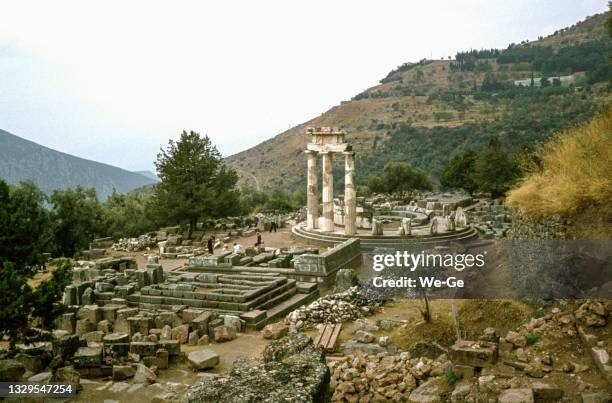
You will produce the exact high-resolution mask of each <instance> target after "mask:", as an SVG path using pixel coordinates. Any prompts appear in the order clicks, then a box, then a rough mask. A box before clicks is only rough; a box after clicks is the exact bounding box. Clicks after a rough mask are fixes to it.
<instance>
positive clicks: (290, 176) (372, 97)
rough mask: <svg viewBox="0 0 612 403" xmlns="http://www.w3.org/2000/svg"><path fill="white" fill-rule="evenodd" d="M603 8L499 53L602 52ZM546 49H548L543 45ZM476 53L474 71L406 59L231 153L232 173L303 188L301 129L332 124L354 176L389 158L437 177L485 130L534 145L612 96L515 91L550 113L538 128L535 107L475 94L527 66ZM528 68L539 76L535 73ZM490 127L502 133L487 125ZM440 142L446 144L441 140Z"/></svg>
mask: <svg viewBox="0 0 612 403" xmlns="http://www.w3.org/2000/svg"><path fill="white" fill-rule="evenodd" d="M608 15H609V12H606V13H600V14H596V15H594V16H591V17H587V18H586V19H585V20H583V21H581V22H578V23H576V24H574V25H572V26H571V27H568V28H564V29H561V30H558V31H557V32H556V33H555V34H553V35H549V36H547V37H540V38H539V39H538V40H537V41H533V42H527V41H523V42H522V43H520V44H511V45H510V46H509V47H508V49H505V50H502V52H507V53H510V54H515V53H521V52H522V53H527V51H526V50H528V49H530V48H538V49H537V50H536V51H537V52H540V53H542V54H546V57H548V58H549V59H555V57H556V56H555V55H557V54H559V52H560V51H562V50H563V49H570V50H571V49H579V50H580V51H585V52H587V51H588V49H587V50H584V49H582V48H581V46H583V47H584V48H588V45H589V43H597V44H599V45H601V43H603V44H604V46H606V49H609V45H610V39H609V38H608V37H607V33H606V30H605V27H604V22H605V19H606V18H607V16H608ZM600 42H601V43H600ZM599 45H598V46H599ZM546 48H550V51H549V50H548V49H546ZM473 52H477V51H473ZM460 54H461V52H460ZM460 54H458V56H459V55H460ZM463 56H465V57H466V58H468V59H469V58H471V57H472V56H473V55H471V54H470V52H469V51H468V52H463ZM463 56H462V57H463ZM474 57H475V59H474V60H472V62H473V63H475V65H476V68H475V69H474V70H471V71H464V70H463V69H462V67H463V66H461V67H460V68H457V65H458V61H457V60H456V59H455V60H425V59H424V60H422V61H421V62H417V63H406V64H405V65H402V66H399V67H398V68H397V69H394V70H393V71H391V72H390V73H389V74H388V75H387V77H385V78H383V79H382V80H381V81H380V83H379V84H378V85H375V86H373V87H371V88H369V89H367V90H365V91H363V92H362V93H359V94H357V95H356V96H355V97H353V98H352V99H351V100H349V101H343V102H341V103H340V104H339V105H335V106H333V107H332V108H330V109H329V110H327V111H326V112H324V113H322V114H321V115H319V116H316V117H314V118H313V119H310V120H308V121H307V122H304V123H301V124H299V125H297V126H295V127H292V128H290V129H289V130H287V131H284V132H282V133H279V134H277V135H275V136H273V137H271V138H269V139H267V140H265V141H263V142H261V143H260V144H258V145H256V146H254V147H251V148H249V149H246V150H243V151H241V152H239V153H236V154H234V155H231V156H228V157H227V158H226V159H225V161H226V163H227V164H228V165H229V166H230V167H231V168H233V169H235V170H236V171H237V172H238V174H239V175H240V177H241V183H243V184H244V183H247V184H251V185H255V183H254V181H255V180H256V182H257V185H261V186H264V187H265V186H269V187H276V186H280V187H293V188H295V187H297V186H302V185H304V183H305V171H306V169H305V166H306V159H305V157H303V156H301V153H302V151H303V150H304V148H305V145H306V143H307V142H308V140H309V138H308V136H307V135H306V134H305V129H306V127H307V126H336V127H340V128H343V129H345V130H347V132H348V134H347V141H349V142H350V143H351V144H352V145H353V148H354V149H355V150H356V151H357V176H358V177H357V180H358V183H361V184H364V183H365V182H366V179H367V178H366V176H367V174H369V173H376V172H378V171H380V170H382V167H383V166H384V163H385V162H389V161H390V159H389V158H391V157H393V158H394V159H398V158H400V159H401V158H404V159H405V160H406V162H409V163H411V165H413V166H415V167H416V168H420V169H423V170H426V171H428V173H431V174H432V176H435V175H437V174H439V172H440V170H441V167H443V166H444V165H445V163H446V162H448V160H449V159H450V158H451V157H452V155H453V153H455V152H456V149H457V150H458V149H462V148H465V147H473V148H478V147H481V146H482V145H483V144H484V143H486V140H487V139H486V137H490V136H491V135H495V136H501V137H503V138H504V139H505V141H506V142H508V143H510V144H511V145H512V146H513V147H514V146H517V140H516V139H521V141H526V142H527V143H528V145H531V146H532V145H534V144H537V143H539V142H541V141H543V140H544V139H545V138H546V137H547V136H549V135H550V134H551V133H553V132H556V131H560V130H563V129H565V128H567V127H568V126H571V125H575V124H578V123H580V122H582V121H584V120H585V119H588V118H590V117H592V116H593V115H594V114H595V113H596V111H597V109H598V107H599V106H601V105H602V104H608V103H610V101H611V97H610V91H609V89H605V88H604V89H603V90H602V89H601V88H599V87H597V86H593V88H596V89H597V91H593V92H591V91H589V93H588V94H579V93H570V92H569V91H565V92H563V91H561V90H557V89H545V90H542V91H541V92H539V93H538V94H536V93H535V92H534V93H533V94H527V93H525V94H521V96H523V97H524V98H525V100H526V102H525V104H526V105H525V106H529V104H530V103H532V105H533V108H534V109H535V108H537V107H541V108H542V111H543V112H542V113H544V114H548V115H549V116H550V119H548V120H552V122H548V121H545V122H543V124H541V125H539V123H540V120H543V119H540V120H538V119H539V118H538V117H535V116H532V115H533V114H534V113H533V112H534V111H530V110H528V108H526V107H524V105H519V104H518V103H517V102H514V100H513V99H512V98H510V97H508V98H507V99H506V98H503V97H502V98H503V99H501V100H500V99H495V93H494V92H492V91H489V92H488V93H486V92H485V94H482V93H480V92H482V90H481V88H482V87H484V83H485V82H486V79H488V78H489V79H490V78H493V80H497V81H499V82H502V83H504V84H506V85H509V83H512V82H513V81H514V80H521V79H523V80H524V79H528V78H530V77H532V74H533V73H534V69H533V67H530V66H528V65H526V63H524V62H522V61H520V60H519V61H517V62H515V63H506V62H505V61H504V62H503V63H501V62H500V63H498V59H499V55H492V56H490V57H488V58H487V57H481V55H477V56H474ZM506 59H507V57H506ZM547 61H550V60H547ZM535 73H537V74H539V72H538V71H535ZM572 74H573V72H572ZM606 74H609V73H606ZM536 76H537V75H536ZM551 77H552V76H551ZM576 77H578V79H579V80H584V75H582V76H581V75H580V74H577V75H576ZM581 77H582V78H581ZM542 94H543V95H542ZM539 95H542V97H541V98H540V99H538V98H537V97H538V96H539ZM521 120H525V121H526V122H528V123H530V124H532V125H535V126H537V127H538V130H536V132H535V133H534V132H533V130H532V131H531V132H530V130H529V128H525V127H517V126H520V121H521ZM516 121H519V124H517V123H516ZM499 122H502V124H501V128H500V127H496V125H497V126H500V123H499ZM472 126H478V127H476V129H477V130H480V135H479V136H480V137H479V138H473V137H470V135H469V133H468V134H465V133H463V131H465V130H464V128H470V127H472ZM480 126H484V127H480ZM476 129H475V130H476ZM494 129H496V130H497V129H499V130H498V131H497V132H493V130H494ZM456 132H459V134H460V135H461V136H462V137H461V138H460V140H458V139H457V138H458V136H455V134H456ZM445 136H446V137H445ZM446 140H448V142H449V143H452V144H448V145H445V144H444V143H445V142H446ZM406 142H409V143H410V146H411V149H414V150H417V149H418V150H419V151H418V153H417V151H414V152H412V153H411V150H407V154H406V155H399V154H398V152H396V150H397V149H398V148H401V147H397V146H398V145H400V146H401V144H403V143H406ZM427 147H433V148H436V147H439V148H440V152H438V153H435V152H430V150H429V149H427ZM423 148H424V149H423ZM385 149H387V151H389V152H388V153H387V154H389V155H388V156H387V155H385V154H384V153H383V152H382V151H381V150H385ZM391 154H393V155H391ZM421 154H423V155H424V156H423V155H421ZM336 165H337V166H338V167H339V168H338V169H336V170H335V171H338V172H336V173H335V175H336V177H337V178H338V181H336V183H338V184H341V181H342V180H343V177H342V175H339V174H340V173H341V172H340V171H341V167H340V165H341V164H339V163H337V164H336ZM253 178H255V180H254V179H253Z"/></svg>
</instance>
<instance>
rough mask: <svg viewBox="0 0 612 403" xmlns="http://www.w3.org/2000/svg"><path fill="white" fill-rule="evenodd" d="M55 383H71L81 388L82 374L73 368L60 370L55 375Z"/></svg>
mask: <svg viewBox="0 0 612 403" xmlns="http://www.w3.org/2000/svg"><path fill="white" fill-rule="evenodd" d="M53 382H61V383H69V384H72V385H76V386H77V388H81V374H80V373H79V372H78V371H75V369H74V368H73V367H62V368H58V370H57V371H55V374H53Z"/></svg>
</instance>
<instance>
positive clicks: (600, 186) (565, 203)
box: [508, 108, 612, 218]
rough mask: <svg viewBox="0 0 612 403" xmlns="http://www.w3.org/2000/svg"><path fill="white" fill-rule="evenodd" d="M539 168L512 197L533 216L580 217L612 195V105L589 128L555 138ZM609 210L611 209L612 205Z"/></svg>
mask: <svg viewBox="0 0 612 403" xmlns="http://www.w3.org/2000/svg"><path fill="white" fill-rule="evenodd" d="M538 155H539V157H540V158H541V160H542V167H541V169H538V170H534V171H533V172H532V173H531V174H529V175H528V176H527V177H526V178H525V179H524V180H523V181H522V183H521V184H520V185H519V187H517V188H516V189H514V190H512V191H511V192H510V193H509V195H508V202H509V203H510V204H511V205H513V206H520V207H521V208H523V210H524V211H525V213H526V214H527V215H528V216H530V217H534V218H537V217H541V216H545V215H551V214H563V215H569V216H572V215H576V214H579V213H581V212H583V211H586V210H587V209H590V208H593V207H597V206H606V205H607V204H609V203H610V201H611V199H612V157H611V156H612V108H610V109H608V111H607V112H605V113H603V114H601V115H600V116H598V117H596V118H595V119H593V120H592V121H591V122H589V123H587V124H586V125H584V126H581V127H577V128H574V129H571V130H569V131H567V132H565V133H562V134H560V135H557V136H554V137H553V138H551V139H550V140H549V141H548V142H547V143H546V144H545V145H544V146H543V147H542V148H541V149H540V150H538ZM603 211H608V212H609V211H610V210H609V209H606V210H603Z"/></svg>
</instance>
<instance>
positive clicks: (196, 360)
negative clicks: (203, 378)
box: [187, 349, 219, 371]
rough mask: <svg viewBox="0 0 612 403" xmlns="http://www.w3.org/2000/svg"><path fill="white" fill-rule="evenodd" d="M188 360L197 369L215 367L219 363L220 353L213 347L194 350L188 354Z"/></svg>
mask: <svg viewBox="0 0 612 403" xmlns="http://www.w3.org/2000/svg"><path fill="white" fill-rule="evenodd" d="M187 361H188V362H189V365H190V366H191V368H193V369H194V370H195V371H202V370H205V369H210V368H214V367H215V366H216V365H218V364H219V354H217V353H215V352H214V351H213V350H211V349H204V350H199V351H192V352H191V353H189V354H187Z"/></svg>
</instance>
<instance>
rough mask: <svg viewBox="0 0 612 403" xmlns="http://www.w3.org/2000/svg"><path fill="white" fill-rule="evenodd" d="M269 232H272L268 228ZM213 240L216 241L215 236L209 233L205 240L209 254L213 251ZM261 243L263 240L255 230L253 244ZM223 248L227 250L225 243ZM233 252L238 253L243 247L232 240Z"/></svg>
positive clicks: (241, 251) (242, 251)
mask: <svg viewBox="0 0 612 403" xmlns="http://www.w3.org/2000/svg"><path fill="white" fill-rule="evenodd" d="M275 231H276V230H275ZM270 232H272V230H270ZM215 241H216V238H215V236H214V235H211V236H210V237H208V241H207V242H206V246H207V249H208V253H210V254H211V255H212V254H213V253H214V251H215ZM263 243H264V242H263V239H262V238H261V233H260V232H259V231H257V232H256V241H255V245H254V246H260V245H263ZM223 250H225V251H227V250H228V248H227V245H226V246H224V248H223ZM233 252H234V253H238V254H240V253H244V248H243V247H242V245H240V244H239V243H237V242H234V247H233Z"/></svg>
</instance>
